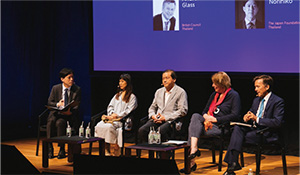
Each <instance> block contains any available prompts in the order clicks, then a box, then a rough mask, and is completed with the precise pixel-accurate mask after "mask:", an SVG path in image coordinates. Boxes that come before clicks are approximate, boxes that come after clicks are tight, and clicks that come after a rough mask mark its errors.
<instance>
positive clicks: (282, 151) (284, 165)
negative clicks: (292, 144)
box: [281, 147, 287, 175]
mask: <svg viewBox="0 0 300 175" xmlns="http://www.w3.org/2000/svg"><path fill="white" fill-rule="evenodd" d="M281 157H282V166H283V174H284V175H287V167H286V157H285V148H284V147H283V148H282V149H281Z"/></svg>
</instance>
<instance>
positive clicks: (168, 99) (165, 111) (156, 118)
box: [138, 70, 188, 142]
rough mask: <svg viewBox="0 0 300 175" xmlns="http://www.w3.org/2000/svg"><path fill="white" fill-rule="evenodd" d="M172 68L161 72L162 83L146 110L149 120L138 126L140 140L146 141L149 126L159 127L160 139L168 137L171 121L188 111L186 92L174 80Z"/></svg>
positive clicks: (174, 75) (163, 139)
mask: <svg viewBox="0 0 300 175" xmlns="http://www.w3.org/2000/svg"><path fill="white" fill-rule="evenodd" d="M176 79H177V77H176V74H175V72H174V71H173V70H166V71H164V72H163V74H162V85H163V86H164V87H161V88H159V89H158V90H157V91H156V92H155V95H154V99H153V102H152V104H151V106H150V107H149V110H148V117H149V120H148V121H147V122H146V123H145V124H144V125H143V126H142V127H140V128H139V131H138V135H139V140H140V142H147V140H148V133H149V131H150V127H154V128H155V129H156V130H157V129H158V127H159V128H160V133H161V140H162V141H165V140H166V139H167V138H168V133H169V131H170V130H171V121H173V120H175V119H177V118H180V117H184V116H185V115H186V114H187V112H188V102H187V94H186V92H185V90H184V89H183V88H181V87H179V86H178V85H176V84H175V82H176Z"/></svg>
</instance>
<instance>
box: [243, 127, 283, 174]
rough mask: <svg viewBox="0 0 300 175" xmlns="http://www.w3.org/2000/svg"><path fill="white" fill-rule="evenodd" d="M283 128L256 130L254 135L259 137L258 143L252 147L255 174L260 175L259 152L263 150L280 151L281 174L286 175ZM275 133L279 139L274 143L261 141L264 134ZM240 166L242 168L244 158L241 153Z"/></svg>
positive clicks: (246, 144)
mask: <svg viewBox="0 0 300 175" xmlns="http://www.w3.org/2000/svg"><path fill="white" fill-rule="evenodd" d="M283 128H284V126H282V127H281V128H279V129H278V130H277V132H276V131H274V130H272V129H271V128H269V127H267V128H264V129H261V130H258V131H257V132H256V134H257V135H258V136H259V142H258V143H257V144H255V145H254V146H255V147H256V154H255V159H256V174H259V173H260V164H261V152H262V150H264V149H272V148H273V149H274V148H275V149H276V150H280V151H281V158H282V166H283V174H284V175H286V174H287V166H286V145H285V140H284V131H283ZM269 131H270V132H276V133H277V134H278V136H279V139H278V140H276V141H274V142H270V143H264V141H263V139H264V136H263V134H264V133H265V132H269ZM249 145H251V146H253V145H252V144H249V143H245V144H244V145H243V146H246V147H247V146H249ZM240 156H241V166H242V167H244V156H243V152H242V153H241V155H240Z"/></svg>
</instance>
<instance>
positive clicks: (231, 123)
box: [230, 122, 253, 127]
mask: <svg viewBox="0 0 300 175" xmlns="http://www.w3.org/2000/svg"><path fill="white" fill-rule="evenodd" d="M230 125H240V126H246V127H253V126H252V125H250V124H247V123H241V122H230Z"/></svg>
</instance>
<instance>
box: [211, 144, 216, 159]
mask: <svg viewBox="0 0 300 175" xmlns="http://www.w3.org/2000/svg"><path fill="white" fill-rule="evenodd" d="M211 158H212V163H216V150H215V146H212V148H211Z"/></svg>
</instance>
